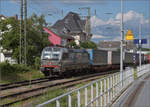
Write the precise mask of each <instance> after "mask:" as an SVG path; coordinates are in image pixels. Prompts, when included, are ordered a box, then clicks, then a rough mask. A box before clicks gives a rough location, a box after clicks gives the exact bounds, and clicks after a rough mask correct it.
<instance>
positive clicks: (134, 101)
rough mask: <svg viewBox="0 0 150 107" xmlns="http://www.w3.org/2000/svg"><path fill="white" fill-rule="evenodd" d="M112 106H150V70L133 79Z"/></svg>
mask: <svg viewBox="0 0 150 107" xmlns="http://www.w3.org/2000/svg"><path fill="white" fill-rule="evenodd" d="M112 107H150V71H149V72H148V73H146V74H144V75H143V76H142V77H140V78H139V79H137V80H136V81H134V82H133V83H132V85H131V86H130V87H129V88H128V89H127V90H126V91H125V92H124V93H123V94H122V95H121V96H120V97H119V98H118V100H116V101H115V103H114V104H113V105H112Z"/></svg>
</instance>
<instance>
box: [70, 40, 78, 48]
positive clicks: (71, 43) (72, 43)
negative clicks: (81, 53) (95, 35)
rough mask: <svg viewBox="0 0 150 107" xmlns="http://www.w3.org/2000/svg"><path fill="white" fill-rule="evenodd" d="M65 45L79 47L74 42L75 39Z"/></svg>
mask: <svg viewBox="0 0 150 107" xmlns="http://www.w3.org/2000/svg"><path fill="white" fill-rule="evenodd" d="M67 46H68V47H73V48H75V49H78V48H80V47H79V46H78V45H77V44H76V43H75V41H71V42H69V43H68V44H67Z"/></svg>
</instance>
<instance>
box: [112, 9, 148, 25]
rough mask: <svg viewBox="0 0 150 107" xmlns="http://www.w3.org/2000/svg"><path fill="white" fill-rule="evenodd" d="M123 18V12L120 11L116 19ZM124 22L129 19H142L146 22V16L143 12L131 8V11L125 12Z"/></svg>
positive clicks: (142, 21)
mask: <svg viewBox="0 0 150 107" xmlns="http://www.w3.org/2000/svg"><path fill="white" fill-rule="evenodd" d="M120 18H121V14H120V13H118V14H117V15H116V17H115V19H117V20H120ZM123 20H124V22H127V21H133V20H135V21H140V20H141V23H142V24H144V23H145V21H146V20H145V19H144V16H143V14H140V13H137V12H135V11H133V10H130V11H129V12H127V13H125V14H124V18H123Z"/></svg>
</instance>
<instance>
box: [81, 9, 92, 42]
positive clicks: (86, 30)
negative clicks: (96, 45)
mask: <svg viewBox="0 0 150 107" xmlns="http://www.w3.org/2000/svg"><path fill="white" fill-rule="evenodd" d="M79 9H86V10H88V15H87V16H86V24H85V32H86V33H87V38H86V40H88V39H89V38H90V35H91V22H90V18H91V13H90V10H91V9H90V7H83V8H79Z"/></svg>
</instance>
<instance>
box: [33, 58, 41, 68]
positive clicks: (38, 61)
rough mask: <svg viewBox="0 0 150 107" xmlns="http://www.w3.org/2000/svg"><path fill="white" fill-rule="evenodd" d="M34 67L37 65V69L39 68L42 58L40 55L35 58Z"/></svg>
mask: <svg viewBox="0 0 150 107" xmlns="http://www.w3.org/2000/svg"><path fill="white" fill-rule="evenodd" d="M34 67H35V69H39V68H40V58H39V57H36V58H35V61H34Z"/></svg>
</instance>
